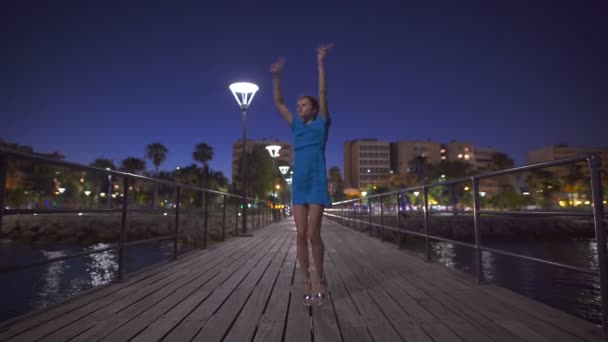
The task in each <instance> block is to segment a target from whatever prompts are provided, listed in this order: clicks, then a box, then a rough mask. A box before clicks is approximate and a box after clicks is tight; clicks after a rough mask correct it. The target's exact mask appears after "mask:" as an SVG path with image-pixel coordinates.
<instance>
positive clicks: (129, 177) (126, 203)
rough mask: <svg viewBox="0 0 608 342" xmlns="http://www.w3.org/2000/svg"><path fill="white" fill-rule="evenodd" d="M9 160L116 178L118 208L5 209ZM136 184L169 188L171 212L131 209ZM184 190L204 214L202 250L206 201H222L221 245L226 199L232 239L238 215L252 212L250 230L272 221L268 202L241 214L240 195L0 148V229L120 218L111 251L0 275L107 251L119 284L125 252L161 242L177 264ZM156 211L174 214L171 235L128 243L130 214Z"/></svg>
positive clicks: (29, 265) (34, 264)
mask: <svg viewBox="0 0 608 342" xmlns="http://www.w3.org/2000/svg"><path fill="white" fill-rule="evenodd" d="M9 159H12V160H22V161H29V162H32V163H35V164H37V165H40V164H43V165H50V166H54V167H61V168H67V169H70V170H78V171H85V172H91V173H94V174H101V175H106V176H110V175H111V176H112V177H115V179H119V178H122V191H121V192H120V199H119V200H120V201H121V207H120V208H112V205H110V203H111V202H110V201H108V206H109V207H108V208H107V209H91V208H77V209H48V208H40V209H22V208H7V206H6V184H7V177H8V175H7V174H8V167H9ZM136 181H137V182H148V183H153V184H154V185H155V186H158V185H163V186H168V187H170V188H173V189H174V190H175V192H174V193H175V199H174V206H173V208H172V209H166V208H164V209H149V208H143V209H142V208H132V203H130V200H129V198H130V197H131V195H132V193H133V192H134V191H133V190H131V185H132V184H133V183H135V182H136ZM110 184H111V183H110ZM184 190H189V191H194V192H195V193H197V194H198V195H199V196H200V198H201V201H200V208H195V210H202V211H203V213H204V219H203V227H199V230H202V231H198V233H200V234H201V235H202V248H203V249H204V248H207V243H208V241H207V236H208V223H209V220H208V219H209V215H210V210H209V202H210V199H209V198H210V196H211V195H214V196H221V197H222V199H221V203H222V205H221V207H222V221H221V222H222V223H221V226H222V231H221V240H222V241H224V240H225V237H226V228H227V227H226V222H227V221H226V211H227V207H228V199H230V198H235V200H234V201H233V202H234V204H235V215H236V219H235V227H234V234H235V235H238V228H239V219H238V217H239V214H240V215H244V214H245V211H249V212H250V213H251V212H253V214H254V215H249V217H250V218H251V223H250V224H251V227H252V228H254V227H255V226H256V222H255V221H256V219H257V227H261V226H263V225H266V224H268V223H271V221H272V220H273V218H272V215H271V211H272V209H271V203H270V202H269V201H262V200H255V199H253V198H247V199H246V202H247V204H248V205H247V206H243V207H242V208H240V211H239V206H240V205H241V199H242V195H235V194H230V193H225V192H221V191H215V190H210V189H204V188H200V187H195V186H190V185H185V184H180V183H176V182H172V181H168V180H162V179H156V178H150V177H145V176H140V175H136V174H131V173H127V172H121V171H115V170H107V169H101V168H96V167H91V166H86V165H81V164H76V163H71V162H66V161H62V160H56V159H50V158H45V157H41V156H36V155H31V154H27V153H22V152H18V151H13V150H8V149H4V148H0V228H1V227H2V223H3V218H4V217H6V216H9V215H22V214H30V215H32V214H33V215H38V214H83V213H84V214H90V213H97V214H99V213H105V214H109V213H120V217H121V219H120V234H119V239H118V241H117V244H116V245H115V246H111V247H107V248H97V249H94V250H91V251H86V252H81V253H74V254H70V255H66V256H61V257H54V258H48V259H46V260H42V261H38V262H31V263H27V264H20V265H12V266H5V267H0V274H1V273H8V272H15V271H20V270H24V269H29V268H33V267H37V266H42V265H46V264H51V263H54V262H58V261H64V260H69V259H74V258H79V257H83V256H88V255H91V254H95V253H102V252H106V251H110V250H118V270H117V274H116V279H117V280H118V281H122V280H124V278H125V275H126V269H125V258H126V256H125V252H126V250H127V248H128V247H131V246H135V245H141V244H149V243H153V242H158V241H164V240H173V252H172V254H173V255H172V259H173V260H177V258H178V245H179V238H180V237H182V236H184V235H185V233H184V232H183V231H181V230H180V214H184V212H187V210H185V209H183V208H182V191H184ZM109 195H110V194H108V196H109ZM87 197H88V195H87ZM249 204H257V207H256V206H255V205H254V206H253V209H248V206H249ZM159 210H163V211H165V212H167V211H172V212H173V213H174V215H175V221H174V232H173V233H171V234H165V235H162V236H158V237H153V238H147V239H139V240H134V241H128V240H127V234H128V232H129V217H130V213H147V212H158V211H159ZM256 210H257V213H256Z"/></svg>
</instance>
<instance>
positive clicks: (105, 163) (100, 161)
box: [89, 158, 116, 170]
mask: <svg viewBox="0 0 608 342" xmlns="http://www.w3.org/2000/svg"><path fill="white" fill-rule="evenodd" d="M89 165H91V166H92V167H96V168H99V169H104V170H105V169H110V170H116V165H114V162H113V161H112V160H111V159H106V158H97V159H95V160H94V161H93V162H92V163H91V164H89Z"/></svg>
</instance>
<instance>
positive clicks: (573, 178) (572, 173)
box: [563, 164, 585, 204]
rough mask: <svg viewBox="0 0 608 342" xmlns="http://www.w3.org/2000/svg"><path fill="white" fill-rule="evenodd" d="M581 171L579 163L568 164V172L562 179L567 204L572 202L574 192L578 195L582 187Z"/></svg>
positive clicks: (582, 177)
mask: <svg viewBox="0 0 608 342" xmlns="http://www.w3.org/2000/svg"><path fill="white" fill-rule="evenodd" d="M584 178H585V177H584V176H583V171H582V170H581V166H580V165H579V164H570V165H568V173H567V174H566V176H565V177H564V180H563V185H564V186H563V190H564V191H565V192H566V194H567V196H568V204H570V203H574V200H575V194H576V195H579V194H580V192H582V189H583V186H582V185H583V184H582V183H583V179H584Z"/></svg>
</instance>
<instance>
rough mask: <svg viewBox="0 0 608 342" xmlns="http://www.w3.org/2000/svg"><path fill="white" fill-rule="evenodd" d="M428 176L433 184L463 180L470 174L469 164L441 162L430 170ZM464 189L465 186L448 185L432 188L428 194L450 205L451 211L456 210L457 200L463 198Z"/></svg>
mask: <svg viewBox="0 0 608 342" xmlns="http://www.w3.org/2000/svg"><path fill="white" fill-rule="evenodd" d="M430 174H431V180H433V183H435V182H436V181H447V180H450V179H458V178H463V177H466V176H469V175H470V174H471V164H469V163H467V162H464V161H460V160H453V161H452V160H442V161H441V162H440V163H439V164H437V165H436V166H435V167H433V168H432V169H431V171H430ZM464 187H465V185H463V184H450V185H448V186H445V187H439V186H437V187H432V188H431V189H430V192H431V194H432V195H433V197H434V198H436V199H437V200H439V201H441V202H444V203H451V205H452V209H453V210H456V207H457V206H458V200H459V199H460V198H462V197H464V194H465V190H464Z"/></svg>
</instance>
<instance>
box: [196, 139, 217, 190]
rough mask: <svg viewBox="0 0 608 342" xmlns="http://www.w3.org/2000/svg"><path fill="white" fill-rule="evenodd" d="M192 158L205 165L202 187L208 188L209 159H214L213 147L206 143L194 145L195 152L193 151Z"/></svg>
mask: <svg viewBox="0 0 608 342" xmlns="http://www.w3.org/2000/svg"><path fill="white" fill-rule="evenodd" d="M192 159H194V160H195V161H197V162H199V163H201V165H202V166H203V173H202V176H203V178H201V184H200V186H201V187H202V188H207V187H208V186H209V184H208V179H207V178H208V176H209V164H208V163H209V161H211V159H213V147H211V146H209V145H208V144H206V143H200V144H198V145H196V146H195V147H194V152H192Z"/></svg>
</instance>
